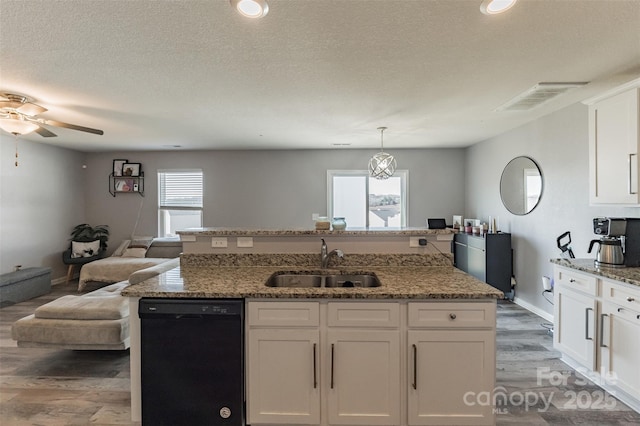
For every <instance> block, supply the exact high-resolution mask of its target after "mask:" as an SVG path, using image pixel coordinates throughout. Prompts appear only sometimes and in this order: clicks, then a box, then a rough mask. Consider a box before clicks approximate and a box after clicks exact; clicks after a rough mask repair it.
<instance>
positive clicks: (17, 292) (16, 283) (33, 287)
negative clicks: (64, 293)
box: [0, 267, 51, 307]
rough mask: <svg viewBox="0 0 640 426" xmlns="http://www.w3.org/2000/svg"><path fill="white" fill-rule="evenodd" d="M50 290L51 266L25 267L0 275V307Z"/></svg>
mask: <svg viewBox="0 0 640 426" xmlns="http://www.w3.org/2000/svg"><path fill="white" fill-rule="evenodd" d="M50 291H51V268H48V267H38V268H25V269H19V270H17V271H14V272H9V273H6V274H2V275H0V307H5V306H9V305H13V304H14V303H18V302H23V301H25V300H29V299H33V298H34V297H38V296H42V295H43V294H47V293H49V292H50Z"/></svg>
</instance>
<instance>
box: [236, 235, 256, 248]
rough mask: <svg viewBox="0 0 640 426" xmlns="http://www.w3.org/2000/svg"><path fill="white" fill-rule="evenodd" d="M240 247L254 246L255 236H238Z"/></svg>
mask: <svg viewBox="0 0 640 426" xmlns="http://www.w3.org/2000/svg"><path fill="white" fill-rule="evenodd" d="M237 245H238V247H253V237H238V241H237Z"/></svg>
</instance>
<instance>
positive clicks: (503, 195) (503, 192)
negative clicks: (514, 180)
mask: <svg viewBox="0 0 640 426" xmlns="http://www.w3.org/2000/svg"><path fill="white" fill-rule="evenodd" d="M522 160H528V161H530V162H531V165H532V167H531V168H532V169H533V167H534V166H535V168H536V170H537V171H538V174H539V175H540V195H539V196H538V199H537V200H536V203H535V205H534V206H533V207H531V208H530V209H528V210H526V205H525V209H518V208H517V207H518V206H514V205H513V203H512V202H511V201H510V200H509V198H508V196H507V188H508V186H507V185H508V184H510V183H511V182H507V181H506V176H508V175H509V174H512V170H511V169H513V168H514V167H515V162H517V161H522ZM510 166H511V167H510ZM518 170H522V172H521V173H522V174H523V175H524V170H525V169H524V168H519V169H516V172H517V171H518ZM523 179H524V177H523ZM523 193H524V192H523ZM543 193H544V176H543V175H542V169H541V168H540V165H539V164H538V163H537V162H536V161H535V160H534V159H533V158H531V157H528V156H525V155H521V156H518V157H515V158H513V159H512V160H511V161H509V162H508V163H507V165H506V166H504V169H503V170H502V175H501V176H500V199H501V200H502V205H503V206H504V207H505V208H506V209H507V210H508V211H509V212H510V213H513V214H514V215H517V216H526V215H528V214H529V213H531V212H532V211H534V210H535V209H536V207H538V205H540V200H542V194H543Z"/></svg>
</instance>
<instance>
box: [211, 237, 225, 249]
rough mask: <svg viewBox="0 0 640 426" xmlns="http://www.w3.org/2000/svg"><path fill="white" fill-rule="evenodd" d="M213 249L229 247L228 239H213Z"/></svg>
mask: <svg viewBox="0 0 640 426" xmlns="http://www.w3.org/2000/svg"><path fill="white" fill-rule="evenodd" d="M211 247H217V248H224V247H227V237H219V238H211Z"/></svg>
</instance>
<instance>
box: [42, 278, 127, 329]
mask: <svg viewBox="0 0 640 426" xmlns="http://www.w3.org/2000/svg"><path fill="white" fill-rule="evenodd" d="M127 285H128V283H127V282H126V281H124V282H120V283H116V284H113V285H110V286H107V287H104V288H101V289H98V290H95V291H92V292H90V293H87V294H84V295H82V296H74V295H67V296H62V297H60V298H58V299H56V300H54V301H52V302H49V303H46V304H44V305H42V306H40V307H39V308H37V309H36V311H35V313H34V315H35V317H36V318H39V319H61V320H114V319H121V318H127V317H128V316H129V301H128V299H127V298H126V297H124V296H121V295H120V291H122V289H123V288H124V287H126V286H127Z"/></svg>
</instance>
